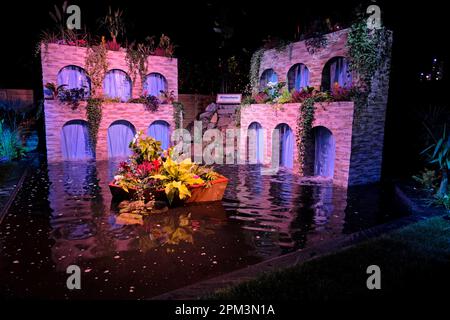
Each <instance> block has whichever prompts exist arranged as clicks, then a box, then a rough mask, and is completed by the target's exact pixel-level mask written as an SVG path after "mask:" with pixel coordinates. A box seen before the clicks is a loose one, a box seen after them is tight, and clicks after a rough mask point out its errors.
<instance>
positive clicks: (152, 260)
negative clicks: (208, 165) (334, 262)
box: [0, 161, 404, 299]
mask: <svg viewBox="0 0 450 320" xmlns="http://www.w3.org/2000/svg"><path fill="white" fill-rule="evenodd" d="M116 165H117V163H113V162H107V161H104V162H101V161H100V162H91V163H74V162H72V163H70V162H62V163H57V164H48V165H47V164H46V163H45V162H44V161H43V162H42V163H36V164H35V168H34V170H32V173H31V174H30V175H29V177H28V178H27V180H26V182H25V183H24V185H23V187H22V189H21V190H20V192H19V194H18V195H17V197H16V199H15V201H14V203H13V205H12V206H11V208H10V210H9V212H8V214H7V216H6V217H5V219H4V221H3V223H2V224H1V225H0V294H1V295H2V296H3V297H6V298H8V297H21V298H27V297H42V298H60V299H71V298H83V299H120V298H126V299H144V298H150V297H152V296H156V295H159V294H162V293H164V292H167V291H170V290H174V289H177V288H180V287H183V286H186V285H189V284H192V283H195V282H198V281H201V280H205V279H208V278H211V277H214V276H218V275H221V274H224V273H227V272H230V271H234V270H237V269H240V268H244V267H246V266H248V265H251V264H255V263H258V262H261V261H263V260H266V259H270V258H273V257H276V256H279V255H282V254H284V253H287V252H291V251H293V250H298V249H302V248H306V247H311V246H314V245H317V244H320V243H323V242H326V241H332V240H333V239H334V238H336V237H337V236H340V235H342V234H343V233H344V234H349V233H353V232H356V231H359V230H362V229H366V228H369V227H371V226H374V225H377V224H380V223H384V222H387V221H389V220H392V219H395V218H397V217H399V216H402V215H404V212H403V211H402V210H401V209H400V208H399V207H397V206H396V204H395V201H394V200H395V199H394V197H393V192H392V190H390V188H384V187H383V188H382V187H380V186H378V185H372V186H366V187H358V188H350V189H348V190H345V189H341V188H336V187H333V186H331V185H330V183H329V182H327V181H321V182H315V183H314V182H311V181H309V182H308V181H305V180H302V179H301V178H299V177H297V176H296V175H293V174H292V173H289V172H280V173H278V174H277V175H274V176H261V175H260V172H259V167H258V166H222V167H216V170H218V171H220V172H221V173H222V174H224V175H225V176H227V177H228V178H229V179H230V182H229V185H228V188H227V190H226V194H225V197H224V200H223V201H222V202H219V203H212V204H203V205H191V206H186V207H181V208H173V209H170V210H169V211H168V212H166V213H161V214H155V215H152V216H151V217H148V218H146V219H145V220H144V225H120V224H117V223H116V217H117V214H118V209H117V203H115V202H113V201H112V197H111V194H110V191H109V189H108V181H110V180H111V178H112V176H113V173H114V168H115V167H116ZM73 264H75V265H78V266H79V267H80V268H81V271H82V289H81V290H73V291H70V290H68V289H67V288H66V279H67V276H68V275H67V274H66V268H67V267H68V266H69V265H73Z"/></svg>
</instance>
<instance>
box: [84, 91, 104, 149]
mask: <svg viewBox="0 0 450 320" xmlns="http://www.w3.org/2000/svg"><path fill="white" fill-rule="evenodd" d="M86 118H87V122H88V128H89V143H90V144H91V147H92V149H93V150H94V152H95V150H96V147H97V136H98V129H99V127H100V122H101V121H102V99H101V98H89V99H88V100H87V104H86Z"/></svg>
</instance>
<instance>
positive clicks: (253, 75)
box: [249, 48, 265, 94]
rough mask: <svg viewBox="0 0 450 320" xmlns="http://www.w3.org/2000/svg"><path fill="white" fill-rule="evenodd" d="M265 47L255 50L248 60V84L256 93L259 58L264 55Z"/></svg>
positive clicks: (257, 89)
mask: <svg viewBox="0 0 450 320" xmlns="http://www.w3.org/2000/svg"><path fill="white" fill-rule="evenodd" d="M264 52H265V49H264V48H261V49H258V50H256V51H255V53H254V54H253V56H252V58H251V60H250V74H249V78H250V86H251V90H252V93H255V94H256V93H258V91H259V68H260V66H261V60H262V57H263V55H264Z"/></svg>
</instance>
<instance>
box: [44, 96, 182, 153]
mask: <svg viewBox="0 0 450 320" xmlns="http://www.w3.org/2000/svg"><path fill="white" fill-rule="evenodd" d="M85 105H86V103H85V102H84V103H82V104H81V105H80V106H79V107H78V109H77V110H72V109H71V108H70V107H69V106H66V105H64V104H61V103H60V102H58V101H56V100H47V101H45V131H46V142H47V159H48V161H49V162H57V161H62V160H63V156H62V146H61V130H62V127H63V126H64V124H65V123H67V122H68V121H70V120H86V111H85V108H84V107H85ZM102 114H103V115H102V121H101V123H100V127H99V131H98V139H97V148H96V150H95V153H96V159H98V160H105V159H108V144H107V142H108V128H109V126H110V125H111V124H112V123H113V122H114V121H116V120H126V121H128V122H130V123H131V124H132V125H133V126H134V127H135V129H136V132H137V131H139V130H142V131H143V132H144V133H147V129H148V127H149V126H150V124H152V122H153V121H156V120H164V121H166V122H168V123H169V125H170V128H174V125H175V124H174V121H173V107H172V105H160V106H159V108H158V111H156V112H150V111H147V110H145V107H144V105H142V104H139V103H103V105H102Z"/></svg>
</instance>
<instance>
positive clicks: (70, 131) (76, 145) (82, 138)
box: [61, 120, 94, 160]
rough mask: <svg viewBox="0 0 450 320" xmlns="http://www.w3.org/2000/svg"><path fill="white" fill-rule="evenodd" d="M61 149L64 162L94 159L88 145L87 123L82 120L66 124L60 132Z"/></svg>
mask: <svg viewBox="0 0 450 320" xmlns="http://www.w3.org/2000/svg"><path fill="white" fill-rule="evenodd" d="M61 148H62V154H63V159H64V160H86V159H91V158H93V157H94V151H93V150H92V147H91V144H90V143H89V130H88V123H87V122H86V121H84V120H71V121H69V122H67V123H66V124H65V125H64V126H63V128H62V132H61Z"/></svg>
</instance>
